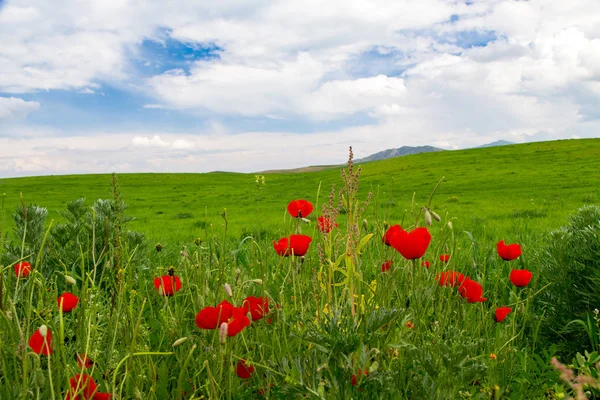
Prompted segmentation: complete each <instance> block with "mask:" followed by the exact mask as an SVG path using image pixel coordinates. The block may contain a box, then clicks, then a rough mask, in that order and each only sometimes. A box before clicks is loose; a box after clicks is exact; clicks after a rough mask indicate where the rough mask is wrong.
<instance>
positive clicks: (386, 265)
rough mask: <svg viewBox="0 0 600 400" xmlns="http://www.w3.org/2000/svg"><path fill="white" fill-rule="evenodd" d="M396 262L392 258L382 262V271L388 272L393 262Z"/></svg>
mask: <svg viewBox="0 0 600 400" xmlns="http://www.w3.org/2000/svg"><path fill="white" fill-rule="evenodd" d="M393 263H394V261H392V260H387V261H386V262H384V263H383V264H381V272H387V271H389V270H390V268H392V264H393Z"/></svg>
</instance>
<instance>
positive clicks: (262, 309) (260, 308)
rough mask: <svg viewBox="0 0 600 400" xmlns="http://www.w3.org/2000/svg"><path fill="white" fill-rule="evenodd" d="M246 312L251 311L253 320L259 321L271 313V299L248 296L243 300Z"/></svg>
mask: <svg viewBox="0 0 600 400" xmlns="http://www.w3.org/2000/svg"><path fill="white" fill-rule="evenodd" d="M242 304H243V306H244V310H245V311H246V314H248V313H250V315H251V316H252V321H258V320H259V319H261V318H263V317H264V316H265V314H268V313H269V299H268V298H267V297H254V296H248V297H246V298H245V299H244V301H243V302H242Z"/></svg>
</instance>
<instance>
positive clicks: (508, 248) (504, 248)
mask: <svg viewBox="0 0 600 400" xmlns="http://www.w3.org/2000/svg"><path fill="white" fill-rule="evenodd" d="M496 248H497V249H498V255H499V256H500V258H502V259H503V260H504V261H511V260H514V259H517V258H519V256H520V255H521V254H522V252H521V246H520V245H518V244H517V243H514V244H509V245H507V244H504V240H501V241H499V242H498V244H497V245H496Z"/></svg>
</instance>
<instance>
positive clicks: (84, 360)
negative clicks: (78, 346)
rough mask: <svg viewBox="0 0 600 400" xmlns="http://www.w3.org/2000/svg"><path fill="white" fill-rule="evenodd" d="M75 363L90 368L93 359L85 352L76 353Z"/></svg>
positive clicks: (80, 366)
mask: <svg viewBox="0 0 600 400" xmlns="http://www.w3.org/2000/svg"><path fill="white" fill-rule="evenodd" d="M77 365H79V368H91V367H92V366H93V365H94V361H92V359H90V358H89V357H88V356H87V354H77Z"/></svg>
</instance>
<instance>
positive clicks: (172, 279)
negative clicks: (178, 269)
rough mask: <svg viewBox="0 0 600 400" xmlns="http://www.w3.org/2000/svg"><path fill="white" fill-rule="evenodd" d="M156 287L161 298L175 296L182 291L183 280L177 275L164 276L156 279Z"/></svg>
mask: <svg viewBox="0 0 600 400" xmlns="http://www.w3.org/2000/svg"><path fill="white" fill-rule="evenodd" d="M154 286H155V287H156V289H157V290H158V294H160V295H161V296H173V295H174V294H175V292H178V291H179V289H181V279H179V277H178V276H177V275H173V276H171V275H163V276H161V277H160V278H158V277H157V278H154Z"/></svg>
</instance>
